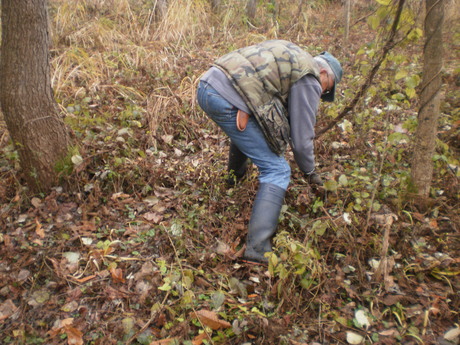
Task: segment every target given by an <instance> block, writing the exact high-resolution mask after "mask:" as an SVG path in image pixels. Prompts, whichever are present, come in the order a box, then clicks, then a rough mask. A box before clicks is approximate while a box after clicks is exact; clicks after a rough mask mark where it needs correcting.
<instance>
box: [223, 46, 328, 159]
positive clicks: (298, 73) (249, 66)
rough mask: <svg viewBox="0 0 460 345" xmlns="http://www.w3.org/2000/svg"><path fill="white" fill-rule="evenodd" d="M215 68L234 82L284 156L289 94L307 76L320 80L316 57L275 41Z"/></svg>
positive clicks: (230, 56) (248, 49)
mask: <svg viewBox="0 0 460 345" xmlns="http://www.w3.org/2000/svg"><path fill="white" fill-rule="evenodd" d="M214 66H215V67H218V68H219V69H221V70H222V71H223V72H224V73H225V74H226V75H227V77H228V78H229V79H230V80H231V81H232V84H233V86H234V87H235V89H236V90H237V91H238V93H239V94H240V95H241V97H242V98H243V100H244V101H245V102H246V104H247V105H248V107H249V109H251V111H252V113H253V115H254V116H255V118H256V120H257V122H258V124H259V125H260V127H261V129H262V131H263V133H264V135H265V138H266V139H267V142H268V144H269V145H270V148H271V149H272V150H273V152H275V153H276V154H282V153H284V151H285V150H286V147H287V145H288V144H289V140H290V132H291V130H290V125H289V114H288V111H287V99H288V95H289V90H290V88H291V86H292V85H293V84H294V83H295V82H296V81H298V80H299V79H300V78H302V77H304V76H305V75H307V74H313V75H314V76H315V77H316V78H317V79H318V80H319V69H318V67H317V64H316V63H315V62H314V60H313V57H312V56H311V55H310V54H309V53H307V52H305V51H304V50H302V49H301V48H300V47H299V46H297V45H295V44H293V43H290V42H288V41H282V40H271V41H266V42H262V43H260V44H257V45H252V46H249V47H245V48H241V49H238V50H236V51H233V52H231V53H229V54H226V55H224V56H222V57H221V58H219V59H218V60H217V61H215V62H214Z"/></svg>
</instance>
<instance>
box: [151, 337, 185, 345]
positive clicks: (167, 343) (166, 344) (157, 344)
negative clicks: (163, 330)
mask: <svg viewBox="0 0 460 345" xmlns="http://www.w3.org/2000/svg"><path fill="white" fill-rule="evenodd" d="M176 340H179V339H178V338H167V339H162V340H155V341H152V342H151V343H150V345H171V344H174V342H175V341H176Z"/></svg>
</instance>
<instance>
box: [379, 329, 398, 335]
mask: <svg viewBox="0 0 460 345" xmlns="http://www.w3.org/2000/svg"><path fill="white" fill-rule="evenodd" d="M379 334H380V335H383V336H384V337H399V336H400V335H401V334H400V333H399V331H398V330H397V329H394V328H392V329H386V330H384V331H382V332H379Z"/></svg>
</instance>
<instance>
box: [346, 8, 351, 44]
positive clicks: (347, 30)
mask: <svg viewBox="0 0 460 345" xmlns="http://www.w3.org/2000/svg"><path fill="white" fill-rule="evenodd" d="M350 15H351V0H345V42H348V38H349V36H350Z"/></svg>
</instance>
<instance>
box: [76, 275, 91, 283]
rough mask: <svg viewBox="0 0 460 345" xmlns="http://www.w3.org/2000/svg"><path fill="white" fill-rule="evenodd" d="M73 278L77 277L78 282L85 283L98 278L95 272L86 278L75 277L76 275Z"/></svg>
mask: <svg viewBox="0 0 460 345" xmlns="http://www.w3.org/2000/svg"><path fill="white" fill-rule="evenodd" d="M72 278H73V279H75V280H76V281H77V282H79V283H85V282H87V281H88V280H91V279H93V278H96V275H95V274H92V275H90V276H87V277H84V278H75V277H72Z"/></svg>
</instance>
